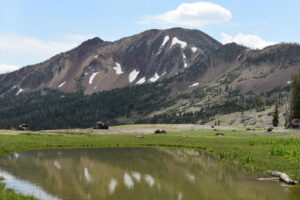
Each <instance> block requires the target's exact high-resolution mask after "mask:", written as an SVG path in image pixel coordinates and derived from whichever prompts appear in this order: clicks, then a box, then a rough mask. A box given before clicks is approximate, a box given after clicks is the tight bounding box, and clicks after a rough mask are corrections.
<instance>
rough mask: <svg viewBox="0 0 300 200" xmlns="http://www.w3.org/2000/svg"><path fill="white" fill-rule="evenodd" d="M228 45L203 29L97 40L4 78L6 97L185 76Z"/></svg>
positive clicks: (0, 87) (1, 89) (0, 89)
mask: <svg viewBox="0 0 300 200" xmlns="http://www.w3.org/2000/svg"><path fill="white" fill-rule="evenodd" d="M221 46H222V45H221V44H220V43H219V42H217V41H216V40H214V39H213V38H211V37H209V36H208V35H206V34H204V33H203V32H201V31H198V30H186V29H180V28H173V29H168V30H149V31H146V32H143V33H140V34H137V35H134V36H131V37H127V38H123V39H121V40H118V41H115V42H104V41H102V40H101V39H99V38H93V39H91V40H88V41H86V42H84V43H82V44H81V45H80V46H78V47H77V48H75V49H72V50H71V51H68V52H66V53H62V54H59V55H57V56H54V57H53V58H51V59H49V60H47V61H45V62H43V63H40V64H37V65H32V66H27V67H24V68H22V69H20V70H18V71H16V72H12V73H9V74H5V75H0V93H2V94H3V93H5V92H8V91H12V90H14V91H15V93H16V94H20V93H26V92H32V91H36V90H39V89H43V88H51V89H57V90H60V91H63V92H75V91H78V90H80V89H83V90H84V91H85V94H92V93H95V92H99V91H103V90H111V89H114V88H121V87H125V86H133V85H140V84H145V83H152V82H156V81H158V80H162V79H164V78H169V77H172V76H174V75H176V74H178V73H180V72H183V71H184V70H185V69H187V68H188V67H189V66H190V65H191V64H193V63H194V62H195V60H196V58H198V57H199V56H205V55H207V54H209V53H211V52H213V51H214V50H216V49H218V48H220V47H221Z"/></svg>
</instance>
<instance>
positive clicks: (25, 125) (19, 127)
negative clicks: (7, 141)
mask: <svg viewBox="0 0 300 200" xmlns="http://www.w3.org/2000/svg"><path fill="white" fill-rule="evenodd" d="M18 130H20V131H27V130H29V127H28V125H27V124H25V123H23V124H20V125H19V126H18Z"/></svg>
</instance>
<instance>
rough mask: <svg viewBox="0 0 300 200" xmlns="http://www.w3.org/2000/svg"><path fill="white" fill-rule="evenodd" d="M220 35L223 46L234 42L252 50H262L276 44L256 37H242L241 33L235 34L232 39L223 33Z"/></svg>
mask: <svg viewBox="0 0 300 200" xmlns="http://www.w3.org/2000/svg"><path fill="white" fill-rule="evenodd" d="M221 35H222V43H223V44H227V43H232V42H235V43H237V44H240V45H244V46H246V47H249V48H252V49H263V48H265V47H267V46H270V45H274V44H276V42H268V41H265V40H263V39H261V38H260V37H259V36H257V35H250V34H248V35H244V34H242V33H239V34H237V35H236V36H235V37H232V36H230V35H227V34H225V33H221Z"/></svg>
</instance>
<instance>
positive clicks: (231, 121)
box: [227, 119, 235, 125]
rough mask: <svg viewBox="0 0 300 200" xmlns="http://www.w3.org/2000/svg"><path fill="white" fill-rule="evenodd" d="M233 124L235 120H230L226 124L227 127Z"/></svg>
mask: <svg viewBox="0 0 300 200" xmlns="http://www.w3.org/2000/svg"><path fill="white" fill-rule="evenodd" d="M234 122H235V119H233V120H230V121H228V122H227V125H232V124H233V123H234Z"/></svg>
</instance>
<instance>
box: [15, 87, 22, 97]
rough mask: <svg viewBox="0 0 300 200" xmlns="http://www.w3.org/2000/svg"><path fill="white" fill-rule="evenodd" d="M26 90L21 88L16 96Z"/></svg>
mask: <svg viewBox="0 0 300 200" xmlns="http://www.w3.org/2000/svg"><path fill="white" fill-rule="evenodd" d="M23 91H24V89H22V88H20V89H19V90H18V92H17V94H16V96H18V95H19V94H21V93H22V92H23Z"/></svg>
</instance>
